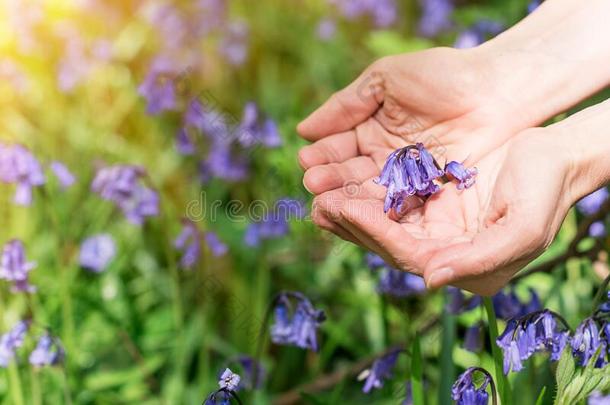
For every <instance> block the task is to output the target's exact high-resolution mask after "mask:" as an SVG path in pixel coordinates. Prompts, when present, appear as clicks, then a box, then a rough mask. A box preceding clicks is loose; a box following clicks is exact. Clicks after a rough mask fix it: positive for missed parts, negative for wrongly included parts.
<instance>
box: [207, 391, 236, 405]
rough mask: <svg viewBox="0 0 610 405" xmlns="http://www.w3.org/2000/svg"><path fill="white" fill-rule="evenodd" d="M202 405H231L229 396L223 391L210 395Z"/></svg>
mask: <svg viewBox="0 0 610 405" xmlns="http://www.w3.org/2000/svg"><path fill="white" fill-rule="evenodd" d="M203 405H231V394H230V393H229V392H227V391H224V390H219V391H215V392H213V393H211V394H210V395H209V396H208V397H207V398H206V400H205V402H204V403H203Z"/></svg>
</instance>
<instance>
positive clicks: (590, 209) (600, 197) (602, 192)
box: [576, 187, 610, 215]
mask: <svg viewBox="0 0 610 405" xmlns="http://www.w3.org/2000/svg"><path fill="white" fill-rule="evenodd" d="M608 196H610V194H609V193H608V189H607V188H606V187H602V188H600V189H598V190H596V191H594V192H592V193H591V194H589V195H587V196H585V197H583V198H581V199H580V201H578V202H577V203H576V208H578V210H579V211H580V212H582V213H583V214H585V215H593V214H595V213H596V212H597V211H599V209H600V208H601V206H602V204H603V203H604V202H606V200H607V199H608Z"/></svg>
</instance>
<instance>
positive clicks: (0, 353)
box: [0, 321, 30, 368]
mask: <svg viewBox="0 0 610 405" xmlns="http://www.w3.org/2000/svg"><path fill="white" fill-rule="evenodd" d="M29 327H30V323H29V321H20V322H18V323H17V324H16V325H15V326H14V327H13V328H12V329H11V330H10V331H8V332H6V333H5V334H3V335H2V336H0V367H2V368H4V367H7V366H8V365H9V363H10V362H11V360H12V359H13V358H14V357H15V351H16V350H17V349H18V348H20V347H21V346H23V341H24V339H25V335H26V333H27V331H28V329H29Z"/></svg>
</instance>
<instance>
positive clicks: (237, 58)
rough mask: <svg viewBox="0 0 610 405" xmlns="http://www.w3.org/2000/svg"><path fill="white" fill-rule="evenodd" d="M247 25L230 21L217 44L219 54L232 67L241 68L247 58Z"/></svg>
mask: <svg viewBox="0 0 610 405" xmlns="http://www.w3.org/2000/svg"><path fill="white" fill-rule="evenodd" d="M248 31H249V29H248V25H247V24H246V23H245V22H244V21H232V22H231V23H229V25H228V26H227V27H226V30H225V32H224V36H223V38H222V40H221V41H220V44H219V48H218V49H219V51H220V54H221V55H222V56H223V57H224V58H225V60H226V61H227V62H229V63H230V64H231V65H233V66H241V65H243V64H244V62H245V61H246V59H247V58H248Z"/></svg>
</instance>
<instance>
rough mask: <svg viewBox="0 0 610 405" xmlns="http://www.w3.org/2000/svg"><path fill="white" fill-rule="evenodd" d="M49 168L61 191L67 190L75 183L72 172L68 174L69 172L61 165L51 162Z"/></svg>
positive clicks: (57, 162)
mask: <svg viewBox="0 0 610 405" xmlns="http://www.w3.org/2000/svg"><path fill="white" fill-rule="evenodd" d="M49 167H50V168H51V170H52V171H53V174H54V175H55V177H57V180H58V181H59V185H60V187H61V188H62V189H64V190H65V189H67V188H68V187H70V186H72V185H73V184H74V182H75V181H76V179H75V178H74V175H73V174H72V172H70V170H69V169H68V168H67V167H66V165H64V164H63V163H61V162H59V161H57V160H55V161H53V162H51V164H50V165H49Z"/></svg>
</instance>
